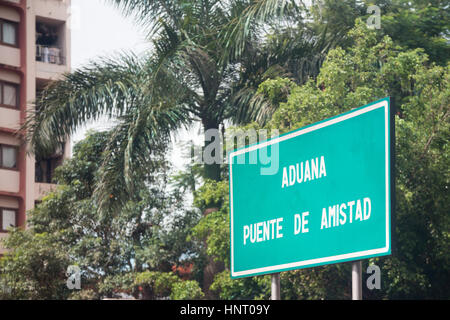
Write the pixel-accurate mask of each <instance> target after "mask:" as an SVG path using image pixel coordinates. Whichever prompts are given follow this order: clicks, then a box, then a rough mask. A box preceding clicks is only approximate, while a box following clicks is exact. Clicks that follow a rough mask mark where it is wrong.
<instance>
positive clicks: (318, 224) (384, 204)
mask: <svg viewBox="0 0 450 320" xmlns="http://www.w3.org/2000/svg"><path fill="white" fill-rule="evenodd" d="M390 127H391V118H390V104H389V98H385V99H382V100H379V101H376V102H374V103H372V104H369V105H367V106H364V107H361V108H358V109H354V110H352V111H350V112H347V113H344V114H342V115H339V116H337V117H334V118H331V119H327V120H324V121H321V122H318V123H315V124H313V125H310V126H307V127H305V128H301V129H298V130H296V131H293V132H290V133H287V134H285V135H282V136H279V137H276V138H273V139H270V140H267V141H265V142H262V143H259V144H256V145H252V146H249V147H245V148H242V149H239V150H236V151H234V152H232V153H230V154H229V173H230V227H231V277H232V278H239V277H246V276H253V275H258V274H266V273H274V272H280V271H285V270H292V269H299V268H306V267H312V266H319V265H324V264H329V263H337V262H344V261H351V260H359V259H364V258H369V257H375V256H381V255H388V254H390V252H391V246H390V243H391V233H390V212H391V158H390V157H391V150H390V148H391V130H390ZM277 152H278V170H277V172H276V173H274V174H273V172H272V174H267V173H266V174H264V173H263V170H261V169H262V168H264V164H262V163H263V161H256V164H250V163H249V161H245V160H248V159H251V158H252V157H256V158H258V157H259V158H258V159H262V155H263V154H265V155H267V154H270V153H272V154H271V156H272V159H273V157H274V155H276V153H277Z"/></svg>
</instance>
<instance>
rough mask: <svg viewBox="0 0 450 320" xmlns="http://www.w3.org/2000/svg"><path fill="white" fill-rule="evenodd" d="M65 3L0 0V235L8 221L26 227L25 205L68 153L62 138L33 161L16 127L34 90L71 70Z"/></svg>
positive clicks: (43, 189) (48, 183) (42, 190)
mask: <svg viewBox="0 0 450 320" xmlns="http://www.w3.org/2000/svg"><path fill="white" fill-rule="evenodd" d="M70 4H71V1H70V0H0V239H1V238H4V237H7V232H6V230H5V229H6V227H7V226H5V224H7V223H9V224H11V222H12V221H13V222H14V223H15V225H16V226H20V227H24V228H25V227H26V221H27V214H26V213H27V211H28V210H30V209H33V208H34V206H35V203H36V202H38V201H40V200H41V199H42V197H43V196H44V195H45V194H46V193H47V192H49V191H51V190H53V189H54V187H55V186H54V185H52V174H53V170H54V168H55V167H56V166H58V165H60V164H61V163H62V161H63V160H64V159H65V158H67V157H69V155H70V143H69V142H67V143H66V144H65V148H64V150H62V151H60V152H59V153H55V155H53V156H51V157H49V158H47V159H39V161H36V159H35V157H34V156H33V155H30V154H28V153H27V146H24V145H23V144H21V139H20V136H19V133H18V131H17V129H18V128H19V127H20V125H21V124H22V123H23V122H24V120H25V118H26V116H27V113H28V112H29V111H34V105H33V101H34V100H35V98H36V93H37V92H38V90H41V89H42V88H43V87H44V86H45V85H47V84H48V83H49V82H50V81H53V80H56V79H58V78H60V77H61V75H62V74H63V73H65V72H69V71H70V62H71V59H70V52H71V47H70ZM12 212H14V213H15V221H14V219H12ZM2 220H5V221H3V223H2ZM2 252H4V250H3V249H2V248H1V247H0V254H1V253H2Z"/></svg>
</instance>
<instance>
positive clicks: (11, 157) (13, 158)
mask: <svg viewBox="0 0 450 320" xmlns="http://www.w3.org/2000/svg"><path fill="white" fill-rule="evenodd" d="M0 168H6V169H17V147H13V146H6V145H0Z"/></svg>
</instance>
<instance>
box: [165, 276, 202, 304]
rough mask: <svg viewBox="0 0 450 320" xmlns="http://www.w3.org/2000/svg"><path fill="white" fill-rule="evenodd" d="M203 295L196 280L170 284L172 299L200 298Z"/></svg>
mask: <svg viewBox="0 0 450 320" xmlns="http://www.w3.org/2000/svg"><path fill="white" fill-rule="evenodd" d="M204 296H205V294H204V293H203V292H202V290H201V288H200V286H199V285H198V282H197V281H193V280H186V281H178V282H175V283H174V284H173V285H172V293H171V294H170V298H171V299H172V300H200V299H202V298H203V297H204Z"/></svg>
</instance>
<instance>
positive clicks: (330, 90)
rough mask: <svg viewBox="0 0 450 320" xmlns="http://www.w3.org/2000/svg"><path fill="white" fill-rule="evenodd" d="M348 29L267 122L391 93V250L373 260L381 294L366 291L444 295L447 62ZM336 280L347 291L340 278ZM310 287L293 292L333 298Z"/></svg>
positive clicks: (310, 117)
mask: <svg viewBox="0 0 450 320" xmlns="http://www.w3.org/2000/svg"><path fill="white" fill-rule="evenodd" d="M349 35H350V36H351V37H352V39H353V41H354V45H353V46H352V47H349V48H347V50H344V49H341V48H336V49H334V50H331V51H330V53H329V54H328V56H327V59H326V61H325V63H324V65H323V67H322V69H321V72H320V74H319V75H318V77H317V79H316V80H311V81H309V82H307V83H306V84H305V85H303V86H296V87H294V88H293V89H292V90H291V91H290V95H289V96H288V98H287V101H286V102H281V103H280V106H279V109H278V110H277V111H276V112H275V114H274V116H273V118H272V120H271V122H270V123H269V126H272V127H276V128H279V129H280V130H281V131H283V132H286V131H289V130H292V129H296V128H299V127H302V126H305V125H307V124H310V123H313V122H316V121H319V120H322V119H324V118H327V117H331V116H333V115H337V114H339V113H342V112H344V111H347V110H350V109H351V108H354V107H358V106H361V105H363V104H365V103H369V102H370V101H374V100H377V99H379V98H382V97H385V96H391V97H394V98H395V101H396V103H397V116H396V119H395V121H396V156H397V157H396V168H397V171H396V211H395V216H394V218H395V229H394V230H393V234H394V236H393V237H394V240H393V241H394V246H393V255H392V256H391V257H386V258H377V259H374V260H373V262H375V263H376V264H378V265H379V266H380V268H381V270H382V273H383V274H382V277H384V281H383V287H382V290H381V291H380V292H378V293H374V292H365V294H366V295H367V296H369V297H373V298H448V293H446V292H445V288H444V287H445V285H443V284H444V283H446V282H448V275H449V270H450V265H449V260H448V250H446V249H444V248H445V246H446V245H445V243H447V241H448V235H449V234H448V230H449V228H448V227H449V216H448V214H446V213H447V212H448V210H449V207H448V203H449V201H448V192H447V191H446V185H447V184H448V179H449V177H448V170H447V169H446V168H448V164H449V162H448V137H449V124H448V115H449V105H448V101H450V100H449V95H450V88H449V70H450V69H449V68H450V66H449V65H447V66H446V67H443V66H437V65H435V64H433V63H431V64H430V63H429V61H428V57H427V55H426V54H424V52H423V50H421V49H415V50H404V49H402V48H401V47H398V46H396V45H394V43H393V42H392V40H391V39H390V38H389V37H384V38H382V39H377V36H376V33H375V31H370V30H368V29H367V28H366V27H365V25H364V24H363V23H361V22H359V23H357V26H356V27H355V28H354V29H353V30H352V31H351V32H350V34H349ZM446 252H447V253H446ZM335 268H336V266H329V267H324V268H323V271H322V273H319V274H317V271H316V270H302V271H297V272H298V273H299V274H300V275H301V277H307V278H312V279H314V278H315V279H316V280H317V279H321V278H322V279H323V277H324V274H323V272H328V271H329V270H332V269H335ZM335 274H340V273H338V272H336V273H335ZM316 276H318V277H316ZM347 276H348V275H347ZM313 283H314V282H313ZM347 285H348V284H347ZM341 286H342V287H341V289H342V290H341V292H345V291H346V290H345V283H344V282H342V284H341ZM327 288H328V289H327ZM311 289H312V287H310V288H304V289H302V290H300V291H298V292H297V296H298V297H305V296H306V297H312V298H327V297H334V295H333V294H331V293H330V289H331V288H329V287H327V285H326V284H322V285H319V286H318V289H320V290H322V292H320V290H316V293H314V294H312V293H308V292H311V291H310V290H311ZM296 290H299V288H296ZM347 290H348V287H347ZM347 292H348V291H347Z"/></svg>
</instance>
